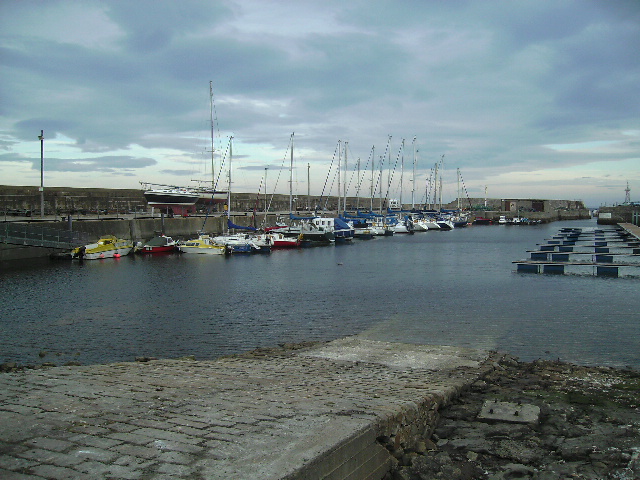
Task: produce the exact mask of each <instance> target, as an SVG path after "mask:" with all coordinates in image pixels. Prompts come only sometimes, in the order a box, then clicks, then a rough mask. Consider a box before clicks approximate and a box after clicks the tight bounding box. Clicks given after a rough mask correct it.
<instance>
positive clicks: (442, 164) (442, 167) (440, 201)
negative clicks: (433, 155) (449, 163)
mask: <svg viewBox="0 0 640 480" xmlns="http://www.w3.org/2000/svg"><path fill="white" fill-rule="evenodd" d="M440 164H441V165H440V188H439V189H438V200H439V201H438V204H439V206H440V213H442V170H444V155H442V158H441V159H440Z"/></svg>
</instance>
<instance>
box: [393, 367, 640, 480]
mask: <svg viewBox="0 0 640 480" xmlns="http://www.w3.org/2000/svg"><path fill="white" fill-rule="evenodd" d="M505 402H506V403H507V404H512V403H514V402H515V404H516V405H521V406H534V407H537V408H539V409H540V410H539V412H540V413H539V415H538V416H537V418H536V420H535V421H532V422H523V423H516V422H515V421H513V420H512V421H508V420H507V421H505V420H504V419H501V420H496V421H491V420H490V419H486V418H484V419H483V418H482V415H481V413H482V411H483V407H484V408H486V407H487V405H488V406H489V407H494V406H495V405H502V404H504V403H505ZM496 408H497V407H496ZM439 414H440V418H439V420H438V422H437V425H436V427H435V429H434V430H433V432H432V433H431V435H425V437H424V438H423V441H422V443H421V447H422V448H421V450H418V451H416V449H407V450H402V449H400V450H395V449H393V448H389V447H388V448H389V449H390V451H391V452H392V454H393V455H394V457H395V458H396V460H397V464H396V465H395V466H394V467H393V468H392V470H391V471H390V472H389V474H388V475H387V476H386V477H385V480H420V479H424V478H446V479H448V480H472V479H496V480H506V479H515V478H517V479H536V480H552V479H558V478H580V479H590V480H599V479H604V478H615V479H618V480H633V479H637V478H640V458H639V455H640V371H638V370H634V369H632V368H626V369H621V368H614V367H589V366H581V365H575V364H570V363H564V362H558V361H548V360H536V361H532V362H520V361H519V360H518V359H516V358H515V357H509V356H507V357H505V358H504V359H503V360H502V361H501V363H500V365H499V366H498V367H497V368H496V369H495V370H493V371H492V372H489V373H488V374H487V375H485V376H484V377H483V378H481V379H479V380H477V381H476V382H474V383H473V384H471V385H470V386H469V388H468V389H467V390H466V391H463V392H462V393H461V394H460V396H459V397H457V398H456V399H454V400H453V401H452V402H451V404H450V405H448V406H446V407H445V408H443V409H441V410H440V411H439Z"/></svg>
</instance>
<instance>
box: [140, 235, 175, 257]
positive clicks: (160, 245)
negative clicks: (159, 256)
mask: <svg viewBox="0 0 640 480" xmlns="http://www.w3.org/2000/svg"><path fill="white" fill-rule="evenodd" d="M175 249H176V241H175V240H174V239H173V238H171V237H166V236H164V235H160V236H159V237H154V238H152V239H151V240H149V241H148V242H147V243H145V244H144V245H143V246H142V248H141V249H140V253H160V252H173V251H174V250H175Z"/></svg>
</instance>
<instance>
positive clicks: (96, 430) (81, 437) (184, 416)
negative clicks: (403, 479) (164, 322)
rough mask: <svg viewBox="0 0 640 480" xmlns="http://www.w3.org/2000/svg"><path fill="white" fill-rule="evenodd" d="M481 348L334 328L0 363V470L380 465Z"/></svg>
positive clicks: (450, 390) (44, 472) (408, 439)
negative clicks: (76, 361) (160, 349)
mask: <svg viewBox="0 0 640 480" xmlns="http://www.w3.org/2000/svg"><path fill="white" fill-rule="evenodd" d="M495 362H496V359H495V358H493V356H492V355H491V354H489V353H488V352H484V351H476V350H466V349H461V348H454V347H447V346H425V345H408V344H398V343H386V342H376V341H371V340H367V339H363V338H359V337H348V338H344V339H340V340H335V341H333V342H329V343H321V344H313V345H302V346H300V345H296V346H285V347H282V348H276V349H269V350H261V351H254V352H250V353H247V354H244V355H236V356H232V357H225V358H220V359H217V360H212V361H196V360H192V359H177V360H153V359H150V360H148V361H144V362H131V363H116V364H109V365H93V366H68V367H52V368H48V369H38V370H22V371H17V372H11V373H3V374H0V398H1V401H0V477H1V478H4V479H7V480H8V479H34V480H35V479H44V478H46V479H63V478H64V479H66V478H73V479H83V478H86V479H103V478H104V479H112V478H119V479H133V480H135V479H145V480H146V479H158V480H159V479H194V480H195V479H235V480H239V479H256V480H258V479H260V480H269V479H274V480H275V479H303V478H307V479H347V478H348V479H352V480H359V479H381V478H382V477H383V476H384V475H385V473H386V472H388V471H389V469H390V468H391V467H392V465H393V463H394V462H395V459H394V453H397V451H404V450H407V449H411V448H414V447H415V445H414V444H415V443H417V442H418V441H419V439H420V438H425V435H426V436H427V437H428V435H429V434H430V432H431V431H432V429H433V428H434V427H435V424H436V420H437V416H438V410H439V408H441V407H442V406H443V405H445V404H447V403H448V402H449V401H450V400H451V399H452V398H454V397H456V396H457V395H458V394H459V393H460V392H461V391H462V390H463V389H465V387H466V386H468V385H470V384H471V383H473V382H474V381H475V380H477V379H478V378H479V377H480V376H482V375H483V374H484V373H486V372H487V371H489V370H491V369H493V368H495V365H496V364H495Z"/></svg>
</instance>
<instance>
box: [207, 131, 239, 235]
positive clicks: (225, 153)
mask: <svg viewBox="0 0 640 480" xmlns="http://www.w3.org/2000/svg"><path fill="white" fill-rule="evenodd" d="M231 138H232V137H231ZM231 138H229V143H228V144H227V149H226V150H225V152H224V156H223V157H222V158H221V161H220V169H219V170H218V178H217V179H216V181H215V184H214V186H213V193H212V194H211V196H212V198H213V196H214V195H215V193H216V188H218V180H219V179H220V173H221V172H222V166H223V165H224V162H225V159H226V158H227V152H228V151H229V147H230V146H231ZM211 208H212V205H209V206H207V213H205V215H204V220H203V222H202V227H200V232H202V233H204V226H205V225H206V223H207V219H208V218H209V213H210V212H211ZM230 208H231V205H227V211H229V212H230V211H231V210H229V209H230Z"/></svg>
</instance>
